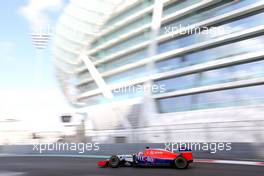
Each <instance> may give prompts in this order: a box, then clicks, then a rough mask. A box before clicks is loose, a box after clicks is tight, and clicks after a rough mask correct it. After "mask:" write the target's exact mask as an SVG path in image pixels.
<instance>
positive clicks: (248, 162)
mask: <svg viewBox="0 0 264 176" xmlns="http://www.w3.org/2000/svg"><path fill="white" fill-rule="evenodd" d="M194 162H195V163H216V164H238V165H252V166H264V162H255V161H236V160H213V159H195V160H194Z"/></svg>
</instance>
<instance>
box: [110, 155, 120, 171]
mask: <svg viewBox="0 0 264 176" xmlns="http://www.w3.org/2000/svg"><path fill="white" fill-rule="evenodd" d="M119 164H120V160H119V158H118V156H116V155H113V156H111V158H110V159H109V166H110V167H112V168H117V167H118V166H119Z"/></svg>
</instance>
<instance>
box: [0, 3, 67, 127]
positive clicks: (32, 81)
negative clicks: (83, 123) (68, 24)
mask: <svg viewBox="0 0 264 176" xmlns="http://www.w3.org/2000/svg"><path fill="white" fill-rule="evenodd" d="M67 3H68V1H66V0H10V1H3V2H2V4H1V6H0V22H1V32H0V122H1V121H3V120H5V119H10V118H12V119H17V120H19V121H21V123H22V124H23V125H22V128H25V129H27V130H33V131H44V130H47V131H49V130H50V131H52V130H54V129H58V127H59V126H61V124H60V121H59V117H58V116H59V115H60V114H62V113H65V112H70V111H72V108H71V106H70V105H69V104H68V103H67V101H66V99H65V97H64V96H63V94H62V93H61V91H60V88H59V87H58V82H57V80H56V77H55V74H54V67H53V64H52V52H51V51H52V41H50V42H49V44H48V47H47V48H46V49H45V50H43V51H37V49H35V48H34V47H33V45H32V42H31V38H30V36H29V33H31V32H34V31H35V30H36V29H37V30H38V29H39V28H40V27H42V28H47V26H49V28H50V29H51V30H52V29H54V27H55V25H56V22H57V20H58V17H59V15H60V14H61V13H62V9H63V7H64V6H65V5H66V4H67ZM43 26H44V27H43ZM36 75H38V77H37V78H36Z"/></svg>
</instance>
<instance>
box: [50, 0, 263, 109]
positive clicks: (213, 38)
mask: <svg viewBox="0 0 264 176" xmlns="http://www.w3.org/2000/svg"><path fill="white" fill-rule="evenodd" d="M155 9H156V5H155V1H154V0H139V1H135V2H134V3H132V4H130V5H129V6H128V7H124V8H123V9H121V10H119V11H118V12H115V13H113V14H111V15H110V16H108V18H107V20H106V21H104V22H103V23H102V25H101V26H100V27H98V28H99V29H98V31H97V32H96V34H95V35H94V36H93V37H92V38H91V39H90V40H89V42H88V43H86V40H85V38H87V35H88V34H86V33H85V31H87V30H88V28H89V25H90V24H88V23H87V22H85V20H80V19H79V20H77V18H75V17H71V18H70V17H69V16H70V15H68V16H67V15H64V16H63V18H62V20H61V22H60V24H59V25H58V30H57V33H58V34H57V37H56V39H55V41H56V42H57V43H56V42H55V48H54V51H55V52H54V53H55V54H54V56H55V60H56V62H57V66H58V67H60V69H58V70H59V71H58V74H59V75H60V76H61V77H60V78H61V80H63V81H61V82H62V84H63V85H65V86H67V85H68V84H69V82H70V81H69V80H71V79H69V77H74V81H73V82H74V83H73V85H74V86H75V88H76V91H75V93H74V94H73V96H74V100H75V101H74V103H75V104H77V105H80V106H91V105H100V104H107V103H111V102H113V101H124V100H127V99H133V98H142V97H144V96H145V94H144V92H123V93H122V92H115V89H117V88H120V87H128V86H133V85H144V84H146V82H149V81H150V82H151V84H152V85H156V86H159V87H160V86H164V88H165V89H164V90H163V91H160V90H159V91H152V94H151V98H152V100H153V101H154V102H155V108H156V110H157V113H158V114H166V113H177V112H191V111H193V112H194V111H197V110H204V109H219V110H220V109H222V108H226V107H229V108H230V107H242V106H243V107H244V106H257V105H261V104H264V20H263V19H264V1H262V0H212V1H210V0H181V1H174V0H171V1H170V0H167V1H166V0H164V1H163V4H162V15H161V16H160V17H156V16H155V15H154V14H155V13H156V12H155ZM64 18H67V20H68V21H69V20H70V21H75V23H82V24H81V25H80V24H76V25H73V24H72V25H71V28H74V26H76V28H78V29H77V30H79V28H81V29H82V31H84V33H83V34H82V36H81V35H76V36H72V35H73V34H72V32H69V31H67V29H68V28H67V27H65V25H66V24H64V23H63V19H64ZM155 22H160V25H159V27H158V32H154V28H153V23H155ZM63 25H64V26H63ZM60 28H65V30H63V32H64V33H62V32H61V31H60ZM67 32H68V33H67ZM83 46H84V47H83ZM153 46H154V48H155V50H154V51H151V48H153ZM81 48H85V55H86V56H87V58H88V59H89V60H90V61H91V63H92V64H93V67H94V68H95V69H96V70H97V72H98V74H99V75H100V78H102V80H103V81H104V83H105V85H106V86H107V89H108V90H109V91H110V93H112V95H113V98H112V99H111V101H109V100H108V98H107V97H106V96H105V95H104V94H103V92H102V88H100V85H98V81H96V80H95V79H96V78H95V77H94V76H93V73H92V71H91V70H90V69H89V68H88V67H87V65H85V62H84V61H80V60H78V59H77V58H78V56H79V52H80V50H81ZM150 65H152V67H150ZM63 70H64V71H63ZM65 70H66V71H69V70H70V71H71V74H68V73H67V72H66V71H65ZM65 80H66V81H65Z"/></svg>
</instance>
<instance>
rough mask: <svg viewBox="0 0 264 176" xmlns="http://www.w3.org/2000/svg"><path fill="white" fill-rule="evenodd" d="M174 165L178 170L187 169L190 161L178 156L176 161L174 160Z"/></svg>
mask: <svg viewBox="0 0 264 176" xmlns="http://www.w3.org/2000/svg"><path fill="white" fill-rule="evenodd" d="M174 165H175V167H176V168H178V169H185V168H187V167H188V165H189V163H188V161H187V160H186V159H185V158H184V157H182V156H178V157H177V158H176V159H175V160H174Z"/></svg>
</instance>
